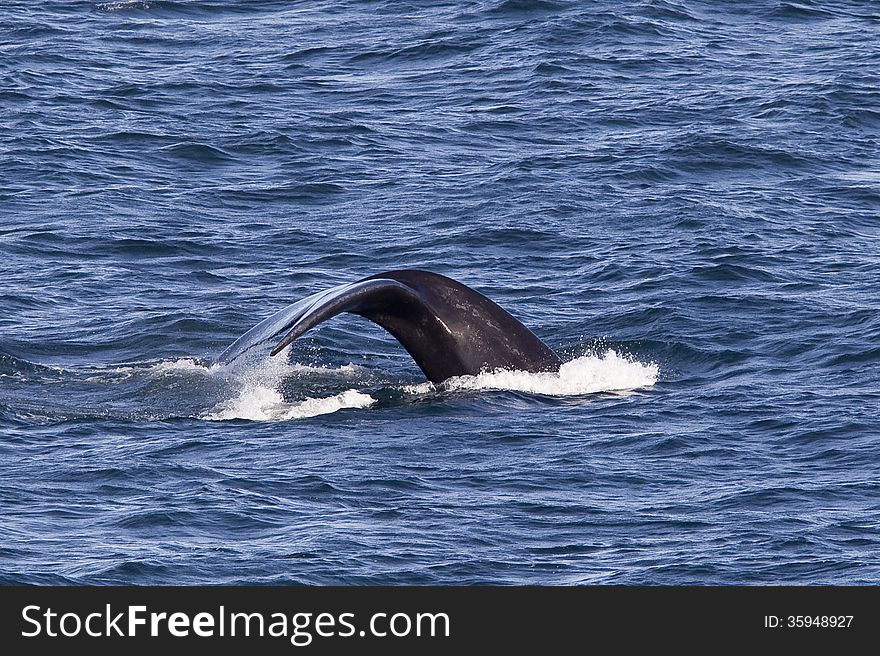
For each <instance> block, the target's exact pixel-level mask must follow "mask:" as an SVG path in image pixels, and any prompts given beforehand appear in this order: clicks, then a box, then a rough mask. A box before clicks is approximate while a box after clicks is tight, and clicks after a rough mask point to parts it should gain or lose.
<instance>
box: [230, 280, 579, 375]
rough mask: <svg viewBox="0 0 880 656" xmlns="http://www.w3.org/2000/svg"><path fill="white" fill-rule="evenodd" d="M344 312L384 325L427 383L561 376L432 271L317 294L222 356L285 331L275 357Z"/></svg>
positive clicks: (493, 311) (526, 333)
mask: <svg viewBox="0 0 880 656" xmlns="http://www.w3.org/2000/svg"><path fill="white" fill-rule="evenodd" d="M340 312H351V313H353V314H357V315H360V316H362V317H364V318H366V319H369V320H370V321H372V322H374V323H376V324H378V325H380V326H382V327H383V328H384V329H385V330H387V331H388V332H389V333H391V334H392V335H393V336H394V337H395V338H396V339H397V341H399V342H400V343H401V344H402V345H403V347H404V348H405V349H406V350H407V351H408V352H409V354H410V355H411V356H412V358H413V360H415V362H416V364H417V365H418V366H419V368H421V370H422V371H423V372H424V373H425V376H426V377H427V378H428V380H430V381H432V382H435V383H438V382H441V381H444V380H446V379H447V378H451V377H452V376H462V375H476V374H478V373H480V372H481V371H484V370H495V369H515V370H522V371H532V372H537V371H556V370H558V369H559V366H560V365H561V364H562V361H561V360H560V359H559V357H558V356H557V355H556V354H555V353H554V352H553V351H552V350H550V348H549V347H548V346H547V345H546V344H544V343H543V342H542V341H541V340H540V339H538V338H537V337H536V336H535V335H534V334H533V333H532V332H531V331H530V330H529V329H528V328H526V327H525V326H524V325H523V324H522V323H520V322H519V321H517V320H516V319H514V318H513V317H512V316H511V315H510V314H508V313H507V312H506V311H504V310H503V309H501V307H499V306H498V305H496V304H495V303H494V302H492V301H491V300H489V299H488V298H486V297H485V296H483V295H482V294H480V293H479V292H476V291H474V290H473V289H471V288H470V287H467V286H466V285H463V284H461V283H460V282H456V281H455V280H452V279H451V278H447V277H445V276H441V275H439V274H436V273H431V272H429V271H419V270H415V269H413V270H399V271H386V272H384V273H380V274H377V275H374V276H370V277H369V278H364V279H363V280H359V281H357V282H353V283H348V284H344V285H339V286H337V287H333V288H331V289H328V290H326V291H323V292H319V293H317V294H312V295H311V296H308V297H306V298H304V299H302V300H301V301H298V302H297V303H294V304H293V305H290V306H288V307H286V308H285V309H283V310H281V311H280V312H278V313H276V314H274V315H272V316H271V317H269V318H268V319H266V320H265V321H263V322H261V323H259V324H257V325H256V326H254V327H253V328H252V329H251V330H249V331H248V332H247V333H245V334H244V335H242V336H241V337H240V338H239V339H238V340H236V341H235V342H234V343H233V344H232V345H230V346H229V348H227V349H226V350H225V351H223V353H221V354H220V356H219V357H218V358H217V362H218V363H219V364H228V363H229V362H232V361H233V360H235V359H236V358H238V357H239V356H241V355H242V354H243V353H245V352H246V351H248V350H250V349H251V348H253V347H255V346H257V345H259V344H262V343H264V342H266V341H269V340H271V339H272V338H274V337H276V336H278V335H280V334H281V333H284V332H285V331H287V333H286V335H285V336H284V337H283V338H282V339H281V340H280V341H279V342H278V343H277V344H276V345H275V346H274V348H273V349H272V352H271V354H272V355H276V354H277V353H279V352H280V351H281V350H282V349H284V348H285V347H286V346H288V345H289V344H291V343H292V342H293V341H294V340H296V339H297V338H298V337H300V336H301V335H302V334H303V333H305V332H306V331H307V330H309V329H310V328H313V327H314V326H316V325H318V324H319V323H321V322H323V321H326V320H327V319H329V318H331V317H333V316H336V315H337V314H339V313H340Z"/></svg>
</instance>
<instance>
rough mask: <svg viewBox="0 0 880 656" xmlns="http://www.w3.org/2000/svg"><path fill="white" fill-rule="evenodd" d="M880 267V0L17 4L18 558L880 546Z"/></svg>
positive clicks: (162, 576) (0, 383)
mask: <svg viewBox="0 0 880 656" xmlns="http://www.w3.org/2000/svg"><path fill="white" fill-rule="evenodd" d="M398 268H421V269H428V270H431V271H436V272H438V273H442V274H445V275H448V276H451V277H453V278H455V279H457V280H460V281H461V282H463V283H465V284H467V285H469V286H471V287H473V288H475V289H477V290H478V291H480V292H482V293H484V294H486V295H487V296H489V297H490V298H492V299H493V300H495V301H496V302H497V303H499V304H500V305H501V306H502V307H504V308H505V309H507V310H508V311H509V312H511V313H512V314H513V315H514V316H516V317H517V318H519V319H520V320H522V321H523V322H524V323H525V324H526V325H527V326H529V327H530V328H531V329H532V330H533V331H534V332H535V333H536V334H537V335H538V336H540V337H541V339H543V340H544V341H545V342H546V343H547V344H548V345H550V346H551V347H552V348H553V349H555V350H556V351H557V352H558V353H560V354H561V356H562V357H563V359H564V360H565V362H566V364H565V365H564V366H563V368H562V370H561V371H560V373H559V374H527V373H523V372H503V371H502V372H497V371H496V372H486V373H484V374H482V375H480V376H473V377H461V378H455V379H452V380H450V381H447V382H446V383H444V384H440V385H432V384H430V383H426V382H425V378H424V376H423V375H422V373H421V371H420V370H419V369H418V368H417V367H416V366H415V364H414V363H413V361H412V359H411V358H410V357H409V356H408V354H407V353H406V351H404V350H403V348H402V347H401V346H400V345H399V344H398V343H397V342H396V341H395V340H394V339H393V338H392V337H391V336H390V335H388V334H387V333H385V332H384V331H382V330H381V329H380V328H378V327H377V326H375V325H373V324H371V323H369V322H367V321H365V320H363V319H361V318H358V317H354V316H352V315H341V316H339V317H336V318H334V319H332V320H330V321H327V322H326V323H324V324H322V325H320V326H318V327H317V328H315V329H313V330H312V331H310V332H309V333H307V334H306V335H305V336H304V337H303V338H301V339H300V340H298V341H297V342H296V343H294V345H293V346H292V348H291V349H289V350H288V351H285V352H283V353H282V354H281V355H280V356H278V357H274V358H270V357H269V356H268V354H267V353H265V352H264V353H262V354H259V353H258V354H257V356H256V357H250V358H245V359H244V360H240V361H236V362H234V363H232V364H230V365H227V366H219V365H216V364H213V359H214V358H215V357H216V356H217V355H219V353H220V352H222V351H223V349H224V348H225V347H226V346H227V345H229V344H230V343H231V342H232V341H233V340H235V339H236V338H237V337H238V336H239V335H241V334H242V333H244V332H245V331H246V330H248V329H249V328H250V327H251V326H253V325H254V324H256V323H258V322H259V321H261V320H262V319H264V318H265V317H267V316H269V315H270V314H272V313H273V312H275V311H277V310H279V309H281V308H283V307H285V306H286V305H288V304H290V303H292V302H294V301H296V300H298V299H300V298H303V297H305V296H308V295H309V294H312V293H314V292H318V291H321V290H323V289H326V288H329V287H331V286H334V285H338V284H341V283H345V282H352V281H355V280H357V279H359V278H361V277H364V276H368V275H372V274H375V273H379V272H381V271H383V270H387V269H398ZM878 290H880V7H878V5H877V4H875V3H871V2H819V1H816V2H810V1H807V0H802V1H800V2H785V1H780V0H762V1H754V2H736V3H717V2H697V1H664V0H643V1H638V2H610V1H605V0H598V1H595V2H569V1H550V0H480V1H460V2H451V1H450V2H405V1H399V0H377V1H374V2H355V1H343V2H329V1H323V2H320V1H316V2H305V1H304V2H286V1H285V2H282V1H278V2H269V1H257V0H254V1H236V2H233V1H231V0H211V1H192V2H184V1H175V2H170V1H161V0H155V1H153V0H148V1H134V2H107V3H96V2H91V1H90V2H86V1H77V0H47V1H45V2H36V3H35V2H23V1H16V0H13V1H4V2H3V3H2V5H0V583H6V584H11V583H28V584H127V583H133V584H164V583H180V584H194V583H222V584H239V583H253V584H331V583H333V584H339V583H342V584H553V585H556V584H759V583H760V584H784V583H797V584H828V583H832V584H877V583H880V291H878Z"/></svg>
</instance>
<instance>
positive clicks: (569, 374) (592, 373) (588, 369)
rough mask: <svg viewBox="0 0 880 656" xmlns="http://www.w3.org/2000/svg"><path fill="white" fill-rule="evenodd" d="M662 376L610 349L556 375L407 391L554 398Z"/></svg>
mask: <svg viewBox="0 0 880 656" xmlns="http://www.w3.org/2000/svg"><path fill="white" fill-rule="evenodd" d="M659 374H660V368H659V367H658V366H657V364H656V363H653V362H651V363H647V364H645V363H642V362H638V361H636V360H633V359H630V358H627V357H625V356H622V355H619V354H618V353H617V352H616V351H614V350H611V349H609V350H608V351H606V352H605V353H604V354H602V355H584V356H581V357H579V358H575V359H574V360H571V361H569V362H565V363H563V365H562V366H561V367H560V368H559V371H558V372H555V373H529V372H527V371H504V370H498V371H493V372H486V373H481V374H479V375H476V376H456V377H455V378H450V379H449V380H447V381H444V382H443V383H441V384H440V385H439V386H435V385H434V384H433V383H422V384H420V385H408V386H406V387H404V391H405V392H406V393H409V394H427V393H430V392H432V391H434V390H436V389H441V390H509V391H515V392H529V393H532V394H547V395H550V396H579V395H583V394H595V393H597V392H619V391H625V390H634V389H639V388H642V387H650V386H651V385H653V384H654V383H656V382H657V377H658V376H659Z"/></svg>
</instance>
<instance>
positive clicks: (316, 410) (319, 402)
mask: <svg viewBox="0 0 880 656" xmlns="http://www.w3.org/2000/svg"><path fill="white" fill-rule="evenodd" d="M375 402H376V400H375V399H374V398H373V397H372V396H370V395H369V394H364V393H363V392H358V391H357V390H355V389H349V390H346V391H344V392H342V393H341V394H336V395H334V396H329V397H325V398H319V399H313V398H308V399H305V400H304V401H300V402H298V403H286V402H285V401H284V397H282V396H281V394H280V393H279V392H278V391H277V390H274V389H272V388H270V387H263V386H256V387H247V388H245V389H244V390H243V391H242V393H241V394H240V395H239V396H238V397H236V398H234V399H231V400H230V401H227V402H226V403H223V404H221V406H220V407H219V408H216V409H215V410H214V411H213V412H209V413H208V414H206V415H205V416H204V417H203V419H208V420H211V421H222V420H227V419H251V420H254V421H286V420H289V419H304V418H306V417H317V416H318V415H326V414H330V413H331V412H336V411H337V410H343V409H345V408H366V407H369V406H371V405H373V404H374V403H375Z"/></svg>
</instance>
